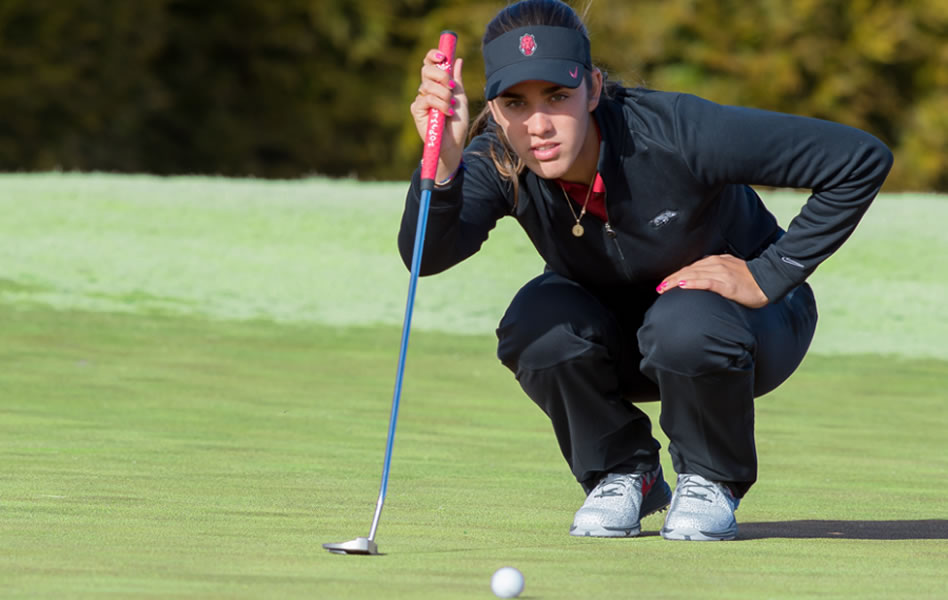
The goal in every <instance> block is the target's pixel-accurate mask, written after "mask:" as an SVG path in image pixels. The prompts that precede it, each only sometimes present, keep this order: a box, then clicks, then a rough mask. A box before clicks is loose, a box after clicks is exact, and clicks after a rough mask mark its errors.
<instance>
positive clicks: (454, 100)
mask: <svg viewBox="0 0 948 600" xmlns="http://www.w3.org/2000/svg"><path fill="white" fill-rule="evenodd" d="M457 103H458V101H457V98H451V106H455V105H457Z"/></svg>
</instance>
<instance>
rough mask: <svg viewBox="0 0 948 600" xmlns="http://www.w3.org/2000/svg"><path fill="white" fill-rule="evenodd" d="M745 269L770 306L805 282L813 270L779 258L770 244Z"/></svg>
mask: <svg viewBox="0 0 948 600" xmlns="http://www.w3.org/2000/svg"><path fill="white" fill-rule="evenodd" d="M747 268H748V269H749V270H750V272H751V275H753V277H754V280H755V281H756V282H757V285H758V286H759V287H760V289H761V291H762V292H764V295H765V296H767V300H769V302H770V303H771V304H773V303H775V302H779V301H780V300H782V299H783V297H784V296H786V295H787V294H789V293H790V291H791V290H792V289H793V288H795V287H797V286H798V285H800V284H801V283H803V282H804V281H806V278H807V277H809V275H810V273H811V272H812V271H813V269H808V268H807V267H806V265H804V264H802V263H800V262H799V261H796V260H794V259H792V258H789V257H785V256H781V255H780V252H779V251H778V249H777V244H772V245H771V246H770V247H769V248H767V249H766V250H764V251H763V252H762V253H761V254H760V256H758V257H757V258H755V259H753V260H749V261H747Z"/></svg>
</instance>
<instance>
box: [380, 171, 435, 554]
mask: <svg viewBox="0 0 948 600" xmlns="http://www.w3.org/2000/svg"><path fill="white" fill-rule="evenodd" d="M429 181H430V180H426V181H422V191H421V202H420V204H419V205H418V226H417V228H416V229H415V247H414V249H413V250H412V254H411V277H410V278H409V280H408V301H407V302H406V304H405V320H404V322H403V324H402V343H401V347H400V348H399V350H398V371H397V374H396V375H395V392H394V394H392V413H391V416H390V417H389V421H388V440H387V441H386V443H385V460H384V462H383V466H382V483H381V485H380V486H379V499H378V501H377V502H376V503H375V516H374V517H373V518H372V529H371V530H370V531H369V538H368V539H369V541H370V542H373V541H375V532H376V530H377V529H378V527H379V517H381V515H382V506H383V505H384V504H385V493H386V491H387V490H388V473H389V470H390V469H391V466H392V448H393V445H394V443H395V425H396V423H398V405H399V403H400V401H401V397H402V379H403V378H404V376H405V355H406V354H408V337H409V334H410V333H411V315H412V312H413V309H414V307H415V289H416V288H417V287H418V273H419V272H420V271H421V254H422V250H423V248H424V245H425V229H427V228H428V207H429V206H430V205H431V189H430V187H431V186H430V185H425V184H426V183H428V182H429ZM432 183H433V182H432Z"/></svg>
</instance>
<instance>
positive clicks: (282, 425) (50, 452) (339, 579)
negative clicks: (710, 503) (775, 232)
mask: <svg viewBox="0 0 948 600" xmlns="http://www.w3.org/2000/svg"><path fill="white" fill-rule="evenodd" d="M403 190H404V186H403V185H402V184H378V185H354V184H352V183H348V182H327V181H323V180H313V181H305V182H254V181H234V180H221V179H210V180H209V179H189V178H184V179H171V180H163V179H153V178H144V177H142V178H124V177H108V176H77V175H73V176H60V175H55V176H4V177H0V214H2V215H3V217H2V220H0V364H2V365H3V366H2V370H0V463H2V464H3V468H0V590H2V591H0V596H2V597H4V598H8V597H9V598H104V597H115V598H197V597H200V598H489V597H492V596H491V595H490V591H489V584H488V581H489V577H490V574H491V573H492V572H493V571H494V570H495V569H496V568H498V567H500V566H503V565H508V564H509V565H514V566H517V567H518V568H520V569H521V570H522V571H523V572H524V573H525V575H526V580H527V587H526V591H525V592H524V597H528V598H577V597H601V596H604V595H607V594H609V595H611V596H612V597H616V596H617V597H628V596H633V597H643V598H694V597H696V596H699V597H707V598H754V599H759V598H801V597H820V598H901V597H911V598H942V597H944V596H945V591H946V586H948V578H946V577H945V575H944V564H945V556H946V554H948V542H946V540H948V505H946V503H945V497H946V493H948V482H946V479H945V476H944V473H945V472H946V471H948V453H946V452H945V449H946V443H945V435H944V432H945V431H946V430H948V412H946V411H945V408H944V398H945V394H944V384H945V382H946V381H948V360H946V356H945V349H944V343H943V339H944V338H941V340H936V339H934V337H929V338H925V339H923V340H922V342H920V343H912V342H911V341H909V340H902V339H900V338H899V336H898V335H897V334H898V333H899V332H904V331H923V330H926V329H933V330H934V331H935V332H936V333H938V332H939V331H940V330H939V329H938V327H940V326H944V325H943V323H944V319H943V316H944V314H945V313H944V310H945V309H944V308H943V307H941V306H940V305H938V306H934V304H937V302H935V299H936V298H939V297H944V295H942V296H938V294H941V293H942V291H943V287H939V286H944V285H945V283H944V277H943V273H944V270H942V271H941V275H939V272H938V268H939V265H940V264H943V263H939V261H942V260H943V259H942V258H940V256H941V255H939V256H938V257H936V256H935V255H934V254H931V255H930V256H928V255H927V254H928V253H929V252H930V250H929V248H931V247H932V245H934V247H936V248H939V247H943V246H944V244H945V242H944V241H940V240H941V238H940V237H939V236H938V235H937V232H938V230H939V227H940V226H941V223H943V222H944V221H940V222H939V221H936V220H935V219H926V218H921V217H922V216H924V215H926V214H928V215H941V214H944V212H938V211H944V210H945V209H944V205H945V201H944V200H943V199H942V198H938V197H931V196H908V197H893V198H887V197H884V198H882V199H880V202H879V203H878V204H877V206H876V207H874V208H873V211H877V209H881V210H878V211H877V212H879V213H883V215H882V216H883V217H885V219H886V220H887V222H886V223H884V224H883V223H876V224H873V222H872V221H868V220H867V222H866V223H865V226H866V227H865V233H862V230H860V231H859V232H857V235H856V236H854V239H853V240H852V246H853V247H852V249H850V248H849V246H847V247H846V248H844V250H843V251H841V252H840V253H839V254H838V255H837V256H836V257H834V258H833V259H832V260H831V261H830V263H829V264H827V265H825V267H826V268H825V271H826V274H825V275H824V277H825V278H826V279H824V280H823V282H820V284H819V286H818V288H819V287H823V288H827V287H828V286H829V284H830V283H832V282H836V281H840V280H842V279H841V278H845V277H851V278H853V280H854V281H856V282H858V283H857V284H854V285H852V286H849V287H847V288H846V289H845V290H836V292H837V293H838V294H842V295H843V296H844V297H846V296H848V295H852V296H851V297H854V298H856V300H858V305H859V306H860V307H861V308H863V309H864V310H863V312H864V313H866V314H867V315H869V316H867V317H865V319H866V325H865V326H864V327H863V328H862V329H861V330H860V331H859V332H858V334H859V335H858V336H854V338H851V337H850V333H851V332H850V331H848V330H845V329H844V330H843V331H842V332H841V333H840V332H839V330H834V329H833V328H834V327H836V326H837V325H836V324H835V322H836V321H840V320H841V321H844V322H848V321H850V320H853V319H855V320H856V321H855V322H859V321H858V320H859V319H861V318H863V317H861V316H859V315H858V314H852V313H853V312H855V311H849V312H847V311H841V312H839V313H838V314H835V313H833V312H832V311H828V310H827V308H826V307H825V306H826V303H827V302H828V303H829V304H830V305H832V299H830V300H828V301H826V302H824V309H823V323H822V324H821V330H820V333H819V335H820V336H821V337H822V338H823V342H822V343H823V346H822V347H821V351H818V352H814V353H811V355H810V356H809V357H808V358H807V360H806V361H805V363H804V365H803V366H802V367H801V369H800V371H799V372H798V373H797V374H796V375H795V376H794V377H793V378H792V379H791V380H790V381H789V382H788V383H787V384H786V385H784V386H782V387H781V388H780V389H778V390H777V391H776V392H774V393H772V394H770V395H768V396H765V397H764V398H762V399H760V400H759V402H758V420H757V431H758V444H759V452H760V458H761V480H760V482H759V483H758V485H757V486H755V487H754V489H753V490H752V492H751V493H750V494H749V495H748V497H747V500H746V501H745V502H744V503H743V504H742V506H741V508H740V510H739V511H738V518H739V521H740V523H741V539H740V540H739V541H737V542H733V543H726V544H684V543H678V544H675V543H670V542H665V541H664V540H662V539H661V538H660V537H658V536H657V535H655V534H656V532H657V529H658V528H659V527H660V524H661V519H660V517H649V518H647V519H646V520H645V522H644V529H645V532H646V535H645V536H644V537H642V538H639V539H631V540H590V539H574V538H571V537H570V536H569V535H567V529H568V526H569V522H570V520H571V518H572V513H573V511H575V509H576V508H577V507H578V506H579V504H580V503H581V502H582V493H581V490H580V488H579V487H578V486H577V485H576V484H575V482H573V481H571V479H570V476H569V473H568V470H567V469H566V467H565V463H564V462H563V460H562V458H561V457H560V456H559V453H558V450H557V448H556V444H555V440H554V438H553V436H552V433H551V432H550V427H549V424H548V422H547V421H546V419H545V417H544V416H543V415H542V413H541V412H540V411H539V410H538V409H536V408H535V407H534V406H533V405H532V403H531V402H530V401H529V400H528V399H527V398H526V397H525V396H524V395H523V394H522V392H520V390H519V388H518V387H517V385H516V382H515V381H513V379H512V377H510V376H509V374H508V373H507V372H506V370H505V369H504V368H503V367H502V366H501V365H500V364H499V363H498V362H497V361H496V359H495V358H494V356H493V354H494V340H493V336H492V334H491V328H492V327H493V324H492V323H493V322H495V321H496V319H497V317H499V313H498V312H497V311H502V310H503V308H504V306H505V305H506V301H507V300H508V299H509V295H510V294H512V293H513V291H515V290H516V287H517V285H518V284H519V283H520V282H522V280H523V279H524V278H525V277H529V276H530V275H531V274H533V273H535V272H536V271H537V269H538V264H537V261H536V259H535V257H533V256H532V255H531V254H530V252H532V251H531V250H530V248H529V247H527V246H526V245H525V244H524V241H523V239H522V236H518V235H516V234H517V232H516V231H515V230H514V229H511V228H509V227H507V228H501V229H499V230H498V231H497V232H496V234H495V235H494V236H493V237H492V240H491V241H490V242H489V243H488V245H487V246H486V247H485V251H484V255H481V256H477V257H475V259H474V260H472V261H469V263H467V264H464V265H461V266H460V267H459V268H458V269H456V270H455V272H453V273H448V274H445V275H444V276H443V277H442V278H434V279H430V280H425V281H423V282H422V286H421V287H420V289H419V306H418V307H417V308H416V311H417V312H416V314H417V317H418V320H419V321H424V320H425V319H424V317H427V321H426V326H425V327H423V328H419V329H418V330H417V331H415V332H414V333H413V337H412V344H411V349H410V353H409V359H408V367H407V372H406V377H405V388H404V397H403V404H402V411H401V414H400V420H399V431H398V436H397V439H396V444H395V457H394V461H393V466H392V479H391V482H390V485H389V496H388V501H387V503H386V508H385V511H384V513H383V515H382V522H381V526H380V530H379V539H378V541H379V545H380V549H381V550H382V551H383V552H384V553H385V556H381V557H347V556H336V555H331V554H329V553H327V552H325V551H324V550H323V549H322V548H321V544H322V543H324V542H334V541H344V540H348V539H351V538H353V537H356V536H364V535H366V534H367V533H368V528H369V525H370V522H371V517H372V512H373V510H374V507H375V500H376V495H377V493H378V482H379V476H380V471H381V459H382V454H383V451H384V444H385V431H386V427H387V423H388V416H389V415H388V409H389V403H390V400H391V391H392V385H393V382H394V371H395V361H396V355H397V348H398V336H399V329H398V324H399V323H400V321H401V311H402V310H404V291H405V286H406V284H407V272H406V271H405V270H404V268H403V267H402V266H401V265H400V263H399V262H398V260H397V258H394V255H393V244H394V233H395V230H396V228H397V219H398V214H399V212H400V206H399V205H400V203H401V195H402V193H403ZM801 201H802V197H801V196H799V195H785V196H780V197H779V199H778V200H777V201H776V202H775V204H777V205H779V206H781V207H783V209H784V210H785V211H787V210H789V208H790V207H792V206H793V205H794V204H795V203H799V202H801ZM895 206H898V208H894V207H895ZM890 209H891V211H890V212H886V211H889V210H890ZM791 214H792V213H791ZM870 215H873V212H870ZM898 215H916V216H917V217H919V219H918V220H917V221H912V220H911V219H909V218H908V217H904V218H896V217H897V216H898ZM783 218H784V217H783V216H781V219H783ZM867 219H868V217H867ZM909 225H912V226H914V227H915V228H916V229H917V231H916V235H915V236H914V237H913V238H911V239H914V240H916V241H918V242H919V243H918V244H917V245H912V244H910V243H909V242H908V241H907V240H896V239H895V238H897V237H898V235H897V234H899V233H900V232H901V231H902V228H904V227H908V226H909ZM860 235H863V237H864V238H865V239H860V237H859V236H860ZM890 238H891V239H890ZM890 242H891V243H892V244H896V245H894V246H893V247H897V248H898V249H899V252H898V254H899V255H903V256H906V257H909V258H911V261H910V262H911V264H912V266H911V267H903V263H902V262H901V261H899V260H897V259H896V258H894V257H892V256H891V255H890V254H889V253H888V252H887V250H886V249H885V246H884V245H885V244H887V243H890ZM897 244H901V245H897ZM939 244H941V246H939ZM505 259H509V260H505ZM501 261H505V262H504V263H503V268H502V269H499V268H498V264H501ZM926 265H927V267H926ZM494 271H497V272H496V273H494ZM821 271H822V270H821ZM480 276H483V278H482V279H481V280H479V281H476V282H469V281H465V280H466V279H470V278H473V277H480ZM864 277H865V278H866V279H863V278H864ZM902 278H910V279H911V280H912V281H914V282H915V285H916V286H917V289H916V290H915V292H914V293H915V296H916V297H917V298H919V299H920V300H919V302H918V303H916V304H913V305H911V306H907V307H901V310H902V311H903V312H902V313H900V314H903V315H904V317H903V319H904V320H903V325H904V326H903V328H901V329H900V330H899V331H897V332H895V333H893V332H892V331H891V330H890V329H889V328H888V325H887V321H888V318H889V317H890V316H891V315H889V314H888V311H889V310H890V309H889V308H888V307H887V305H886V303H885V302H883V301H880V300H879V298H878V297H877V296H873V295H868V296H866V295H864V294H871V292H872V290H873V289H874V287H873V286H875V285H878V284H877V283H876V282H877V281H883V282H886V281H892V282H894V281H900V280H901V279H902ZM439 279H440V280H441V281H439ZM444 281H448V282H449V283H451V284H452V285H455V284H456V285H464V286H468V287H463V288H461V289H460V290H459V291H455V290H453V289H452V288H451V285H446V284H445V283H443V282H444ZM475 285H476V286H477V287H473V286H475ZM897 293H903V292H901V291H900V292H897ZM826 295H827V294H823V296H826ZM424 298H428V299H429V301H434V300H437V302H439V303H441V304H443V305H445V306H441V307H440V308H438V309H437V310H436V309H435V308H432V307H431V305H425V304H424V303H423V302H422V300H423V299H424ZM926 302H930V304H925V303H926ZM389 305H391V308H390V307H389ZM919 306H922V307H926V310H924V311H923V310H921V309H920V308H919ZM498 307H499V308H498ZM439 311H440V312H439ZM913 311H914V312H913ZM432 313H434V315H433V316H432ZM828 313H829V314H828ZM455 315H460V316H459V317H457V318H458V319H461V322H460V323H459V322H458V321H457V320H456V316H455ZM938 319H941V322H940V323H938V322H936V321H938ZM479 323H483V324H484V325H483V327H481V329H480V331H481V333H480V334H477V335H468V334H463V333H466V332H469V331H470V330H472V329H474V328H475V326H476V325H478V324H479ZM487 323H490V324H487ZM462 334H463V335H462ZM837 337H841V339H836V338H837ZM830 338H832V339H830ZM645 408H646V410H647V411H648V412H649V413H650V414H651V415H653V417H654V416H656V415H657V408H658V407H657V406H655V405H646V407H645ZM660 440H661V441H662V442H663V444H664V443H665V440H664V439H663V438H660ZM665 458H667V457H665ZM665 467H666V476H667V477H669V478H670V479H671V478H673V477H674V475H673V474H672V472H671V467H670V465H669V464H666V465H665Z"/></svg>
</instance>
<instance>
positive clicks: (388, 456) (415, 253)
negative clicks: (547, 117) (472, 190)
mask: <svg viewBox="0 0 948 600" xmlns="http://www.w3.org/2000/svg"><path fill="white" fill-rule="evenodd" d="M457 37H458V36H457V34H456V33H454V32H453V31H442V32H441V39H440V41H439V43H438V50H440V51H441V54H443V55H444V56H445V59H444V60H443V61H442V62H441V63H440V64H439V65H438V66H439V67H440V68H441V69H443V70H445V71H447V73H448V76H452V75H453V70H454V50H455V48H456V47H457V41H458V40H457ZM444 122H445V116H444V113H442V112H441V111H440V110H438V109H435V108H432V109H431V111H430V112H429V114H428V132H427V134H426V135H425V152H424V154H423V155H422V159H421V203H420V205H419V206H418V226H417V229H416V231H415V247H414V249H413V250H412V257H411V277H410V278H409V281H408V303H407V305H406V306H405V320H404V322H403V323H402V343H401V348H400V349H399V351H398V371H397V374H396V375H395V393H394V394H393V395H392V414H391V416H390V417H389V420H388V441H387V443H386V444H385V460H384V461H383V467H382V483H381V485H380V486H379V499H378V501H377V502H376V504H375V517H374V518H373V519H372V528H371V529H370V530H369V537H357V538H356V539H354V540H349V541H348V542H340V543H337V544H323V548H325V549H326V550H329V551H330V552H332V553H333V554H361V555H375V554H378V553H379V548H378V545H377V544H376V543H375V534H376V532H377V531H378V527H379V517H380V516H381V515H382V505H383V504H384V503H385V492H386V490H387V488H388V473H389V469H390V467H391V464H392V444H393V442H394V441H395V424H396V422H397V421H398V404H399V401H400V399H401V395H402V377H403V376H404V374H405V354H406V353H407V351H408V334H409V332H410V331H411V313H412V309H413V308H414V305H415V288H417V287H418V272H419V271H420V270H421V251H422V248H423V247H424V242H425V228H426V227H427V226H428V207H429V206H430V205H431V190H433V189H434V184H435V177H436V176H437V172H438V155H439V154H440V152H441V134H442V132H443V131H444Z"/></svg>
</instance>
